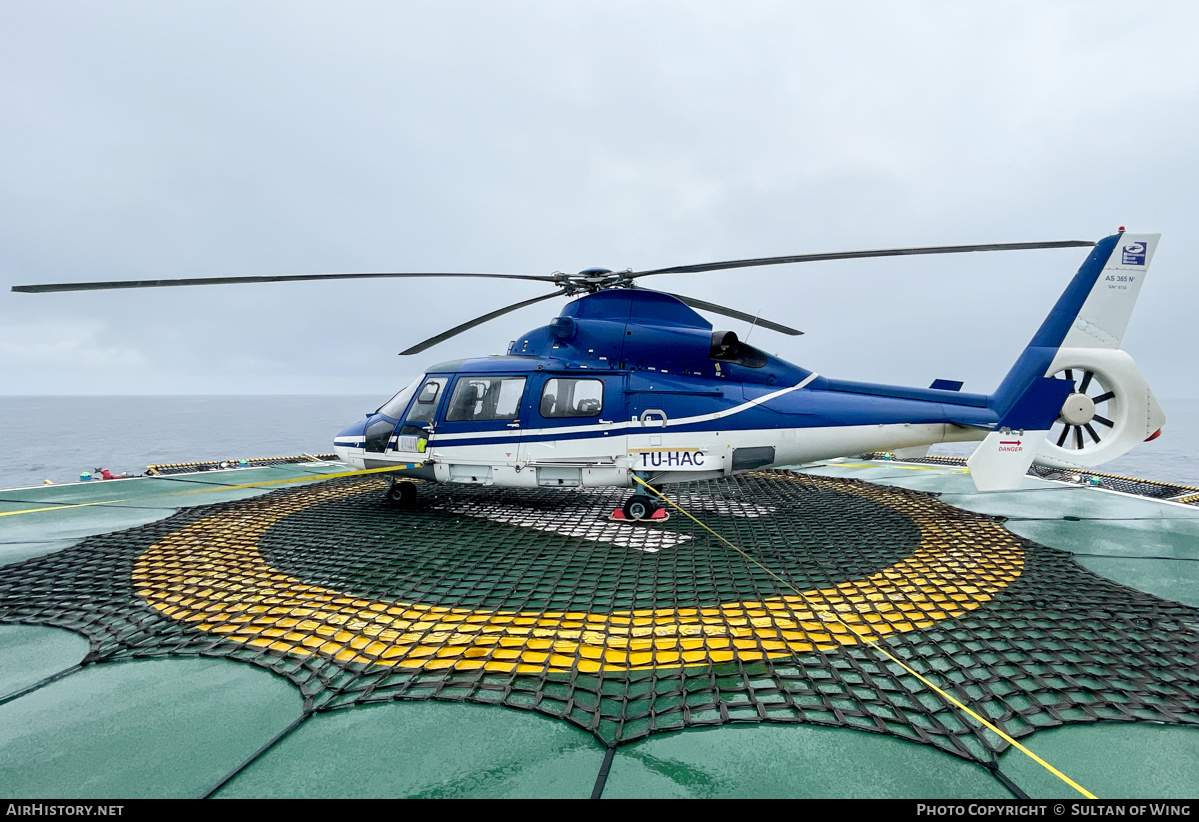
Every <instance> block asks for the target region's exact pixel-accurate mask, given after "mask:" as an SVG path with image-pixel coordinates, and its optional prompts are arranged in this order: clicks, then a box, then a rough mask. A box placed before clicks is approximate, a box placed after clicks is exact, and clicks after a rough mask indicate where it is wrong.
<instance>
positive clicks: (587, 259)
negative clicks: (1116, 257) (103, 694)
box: [0, 0, 1199, 412]
mask: <svg viewBox="0 0 1199 822" xmlns="http://www.w3.org/2000/svg"><path fill="white" fill-rule="evenodd" d="M1197 44H1199V4H1194V3H1184V2H1177V3H1144V4H1141V3H1136V4H1129V3H1100V2H1078V3H1053V2H1028V3H1018V4H1010V3H1005V4H997V3H987V4H983V3H957V2H939V3H937V2H928V3H898V2H885V3H882V2H880V3H854V2H841V3H831V2H830V3H823V4H816V3H798V2H778V3H775V2H744V0H742V1H741V2H737V3H733V2H721V3H713V2H697V0H689V1H688V2H677V3H667V2H646V1H645V0H639V2H613V1H612V0H605V1H604V2H569V0H551V1H549V2H519V1H518V0H511V1H510V2H502V3H500V2H428V3H399V2H388V3H353V2H336V3H334V2H329V3H302V2H294V0H289V1H288V2H278V3H274V2H243V0H238V2H229V3H217V2H203V3H186V2H170V3H163V2H150V3H132V2H131V3H119V2H101V3H84V2H72V3H58V2H48V1H47V0H37V2H32V0H25V1H24V2H14V0H0V111H2V112H3V114H2V116H0V195H2V196H0V270H2V272H3V276H2V277H0V283H2V284H3V286H4V289H3V293H0V393H4V394H97V393H104V394H126V393H128V394H158V393H361V394H373V395H378V396H379V397H380V398H384V397H386V396H387V395H388V394H390V393H391V392H392V391H394V390H395V389H396V388H397V387H399V386H400V385H401V384H403V383H405V382H407V381H408V380H409V379H410V378H411V377H412V376H414V375H415V374H417V373H419V372H420V371H421V370H422V369H423V366H425V365H428V364H431V363H434V362H438V361H441V360H446V359H451V358H455V357H459V356H469V355H485V354H489V353H494V352H500V351H502V350H504V349H505V348H506V347H507V344H508V341H509V340H511V339H514V338H515V337H517V336H518V335H520V334H521V333H522V332H524V331H527V330H529V329H531V328H534V327H536V326H540V325H544V324H545V323H546V322H547V321H548V320H549V319H550V318H551V317H553V316H554V315H555V314H556V313H557V311H558V309H559V308H560V307H561V305H562V304H563V303H562V301H555V302H547V303H542V304H539V305H537V306H534V307H531V308H527V309H524V310H522V311H520V312H517V313H515V314H511V315H508V316H507V317H504V318H503V319H500V320H498V321H495V322H493V323H490V324H488V325H486V326H483V327H482V328H479V329H475V330H473V331H471V332H469V333H467V334H464V335H462V336H460V337H458V338H456V339H455V340H452V341H450V342H447V343H444V344H442V345H440V346H438V347H436V348H434V349H432V350H430V351H428V352H426V353H425V354H423V355H418V356H417V357H414V358H400V357H398V356H396V354H397V352H398V351H400V350H402V349H404V348H406V347H407V346H408V345H410V344H412V343H413V342H415V341H418V340H420V339H423V338H425V337H427V336H430V335H432V334H434V333H436V332H438V331H440V330H442V329H444V328H448V327H449V326H452V325H456V324H458V323H460V322H462V321H464V320H466V319H468V318H470V317H472V316H475V315H477V314H481V313H484V312H486V311H488V310H490V309H492V308H495V307H498V306H500V305H504V304H507V303H511V302H516V301H518V300H521V299H525V298H528V297H532V296H535V295H537V294H538V293H541V290H542V289H541V286H540V285H539V284H537V283H495V282H486V281H420V282H412V281H398V280H393V281H369V280H367V281H349V282H336V283H294V284H283V285H248V286H247V285H242V286H225V287H211V286H208V287H202V288H178V289H150V290H145V291H138V292H134V291H114V292H93V293H81V294H48V295H29V294H13V293H10V292H9V291H8V287H9V286H11V285H15V284H22V283H36V282H59V281H69V280H108V279H145V278H162V277H191V276H220V275H226V276H236V275H272V274H305V273H317V272H341V271H484V272H504V273H532V274H548V273H550V272H553V271H555V270H565V271H577V270H579V269H582V268H586V267H591V266H604V267H608V268H613V269H616V268H626V267H633V268H650V267H660V266H665V265H672V264H681V263H695V262H703V261H708V260H722V259H734V258H742V257H756V256H765V255H774V254H795V253H806V252H820V251H837V250H848V249H863V248H880V247H893V246H911V245H931V244H959V243H973V242H1009V241H1025V240H1051V239H1086V240H1096V239H1099V238H1101V237H1103V236H1105V235H1107V234H1110V233H1113V232H1114V231H1115V230H1116V228H1117V227H1118V226H1120V225H1126V226H1128V227H1129V229H1130V230H1142V231H1160V232H1162V234H1163V238H1162V242H1161V245H1160V247H1159V249H1158V254H1157V257H1156V258H1155V260H1154V265H1153V268H1152V269H1151V271H1150V275H1149V281H1148V282H1147V284H1146V285H1145V288H1144V291H1143V292H1142V294H1141V299H1140V304H1139V306H1138V308H1137V311H1136V313H1134V315H1133V318H1132V322H1131V324H1130V326H1129V330H1128V333H1127V335H1126V337H1125V348H1126V349H1128V350H1129V351H1130V352H1131V353H1132V354H1133V356H1134V357H1135V358H1136V359H1137V361H1138V362H1139V363H1140V365H1141V366H1142V369H1143V370H1144V372H1145V374H1146V376H1147V377H1148V378H1149V382H1150V385H1151V386H1152V387H1153V388H1154V390H1155V392H1156V393H1157V394H1158V396H1159V397H1163V398H1171V397H1174V398H1182V397H1199V380H1197V378H1196V377H1197V367H1196V365H1195V357H1194V353H1193V351H1194V349H1195V345H1196V343H1195V337H1194V333H1195V328H1196V324H1197V322H1199V286H1197V285H1196V278H1195V276H1194V273H1193V272H1194V270H1195V267H1196V266H1195V260H1194V258H1193V256H1192V255H1193V254H1194V248H1195V245H1196V243H1195V240H1196V234H1197V233H1199V195H1197V192H1199V47H1197ZM1085 256H1086V252H1085V250H1081V249H1074V250H1059V251H1040V252H1015V253H1004V254H988V255H980V254H974V255H964V256H958V257H939V258H924V259H903V260H874V261H865V262H836V263H820V264H808V265H798V266H785V267H776V268H770V269H758V270H755V271H740V272H728V273H723V274H721V273H713V274H704V275H692V276H687V277H682V276H673V277H669V278H668V277H663V278H658V280H657V282H656V284H657V285H660V286H661V287H663V288H666V289H667V290H673V291H679V292H682V293H686V294H690V295H693V296H695V297H699V298H701V299H706V300H710V301H715V302H722V303H724V304H727V305H730V306H734V307H736V308H739V309H741V310H744V311H747V312H749V313H757V312H759V311H761V312H763V316H766V317H769V318H771V319H774V320H777V321H780V322H783V323H786V324H788V325H794V326H796V327H799V328H802V329H804V330H805V331H806V332H807V334H806V335H805V336H803V337H798V338H789V337H783V336H781V335H778V334H774V333H772V332H767V331H762V330H757V331H755V332H754V334H753V337H752V339H751V342H753V343H754V344H756V345H759V346H761V347H763V348H765V349H767V350H769V351H771V352H772V353H778V354H780V355H781V356H783V357H785V358H787V359H789V360H792V361H794V362H796V363H797V364H799V365H802V366H804V367H807V368H810V369H815V370H816V371H819V372H820V373H822V374H827V375H830V376H836V377H844V378H849V379H868V380H875V381H885V382H897V383H906V384H914V385H928V384H929V382H931V381H932V380H933V379H934V378H938V377H940V378H946V379H960V380H964V381H965V382H966V386H965V390H968V391H971V390H973V391H979V392H986V391H991V390H993V389H994V387H995V385H996V384H997V382H998V380H999V379H1000V377H1001V376H1002V374H1003V373H1004V372H1005V371H1006V370H1007V368H1008V367H1009V366H1010V364H1011V363H1012V361H1013V360H1014V359H1015V357H1016V356H1017V354H1018V353H1019V351H1020V350H1021V348H1022V347H1023V346H1024V345H1025V343H1026V342H1027V341H1028V339H1029V338H1030V337H1031V335H1032V333H1033V332H1034V331H1035V329H1036V327H1037V325H1038V324H1039V323H1040V321H1041V319H1042V318H1043V317H1044V315H1045V314H1046V313H1047V312H1048V310H1049V308H1050V307H1051V306H1052V304H1053V301H1054V300H1055V299H1056V297H1057V294H1058V293H1059V292H1060V291H1061V290H1062V288H1064V287H1065V285H1066V283H1067V281H1068V280H1069V278H1070V276H1071V275H1072V274H1073V273H1074V271H1075V270H1076V269H1077V267H1078V265H1079V264H1080V263H1081V261H1082V260H1083V259H1084V258H1085ZM710 319H712V318H710ZM716 324H717V326H718V327H720V328H732V329H733V330H735V331H738V332H739V333H741V334H744V332H745V330H746V329H745V327H744V324H741V323H736V322H734V321H730V320H724V319H717V323H716ZM1168 411H1169V407H1168V405H1167V412H1168Z"/></svg>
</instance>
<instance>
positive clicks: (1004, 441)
mask: <svg viewBox="0 0 1199 822" xmlns="http://www.w3.org/2000/svg"><path fill="white" fill-rule="evenodd" d="M999 444H1000V445H1019V444H1020V440H1000V441H999Z"/></svg>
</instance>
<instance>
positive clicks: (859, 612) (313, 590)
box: [0, 472, 1199, 763]
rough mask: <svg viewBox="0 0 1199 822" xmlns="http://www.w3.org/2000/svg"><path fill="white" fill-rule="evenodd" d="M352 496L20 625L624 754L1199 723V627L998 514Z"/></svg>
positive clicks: (141, 566) (313, 498)
mask: <svg viewBox="0 0 1199 822" xmlns="http://www.w3.org/2000/svg"><path fill="white" fill-rule="evenodd" d="M385 487H386V484H385V481H384V480H382V479H379V478H361V477H351V478H344V479H334V480H329V481H326V482H322V483H319V484H315V485H310V486H306V487H304V488H300V489H293V490H287V491H279V492H275V493H273V494H270V495H267V496H264V497H259V498H255V499H251V500H243V501H238V502H230V503H224V504H220V505H213V506H207V507H203V508H193V509H188V510H185V511H181V512H180V513H177V514H175V515H173V516H171V517H169V518H167V519H165V520H162V521H160V522H156V523H153V524H150V525H145V526H141V527H137V528H131V529H129V530H126V531H121V532H118V533H113V534H106V535H102V536H96V537H90V538H88V539H85V540H83V541H82V542H81V543H80V544H79V545H77V546H75V547H72V548H70V549H67V550H64V551H60V552H57V553H54V554H50V555H47V556H43V557H38V558H35V559H31V560H28V561H26V562H23V563H19V564H15V565H10V566H6V567H5V569H4V570H5V573H4V575H3V579H2V580H0V622H9V623H25V624H38V625H51V626H58V627H62V628H67V629H70V630H72V631H76V632H78V633H80V634H82V635H84V636H86V637H87V638H88V639H89V640H90V643H91V649H90V652H89V653H88V656H87V659H86V660H85V662H86V663H87V664H92V663H98V662H105V661H115V660H126V659H145V658H161V657H169V656H194V655H205V656H219V657H227V658H230V659H235V660H242V661H246V662H251V663H253V664H255V665H259V666H262V667H264V668H268V669H270V670H272V671H274V672H276V673H278V674H280V675H282V676H285V677H287V678H288V679H290V680H291V681H292V682H294V683H295V684H296V685H297V686H299V688H300V689H301V691H302V692H303V695H304V697H305V699H306V705H307V706H308V708H309V709H311V710H316V711H325V710H334V709H337V708H341V707H345V706H351V705H361V704H365V703H372V702H380V701H387V700H393V699H441V700H457V701H470V702H478V703H495V704H502V705H507V706H509V707H515V708H524V709H529V710H535V711H539V712H541V713H544V714H548V715H551V716H555V717H561V718H563V719H565V720H567V721H569V722H571V723H574V724H575V725H577V726H579V727H582V728H585V729H587V730H588V731H590V732H592V733H594V734H595V735H596V736H597V737H599V738H600V739H601V740H602V741H603V742H604V743H606V744H609V745H613V744H620V743H624V742H629V741H632V740H635V739H639V738H642V737H644V736H646V735H648V734H651V733H655V732H661V731H672V730H679V729H682V728H687V727H695V726H710V725H718V724H722V723H728V722H790V723H814V724H820V725H828V726H841V727H853V728H858V729H862V730H866V731H873V732H878V733H885V734H891V735H894V736H897V737H901V738H904V739H908V740H912V741H916V742H921V743H925V744H930V745H933V746H935V747H937V748H939V749H941V750H944V751H948V752H950V753H953V754H955V755H957V756H960V757H963V758H966V759H969V760H973V761H978V762H983V763H988V762H993V761H994V760H995V756H996V754H997V753H998V752H1000V751H1002V750H1003V749H1004V748H1005V747H1006V743H1004V742H1003V741H1002V740H1001V739H1000V738H999V737H997V736H995V735H994V734H992V733H991V732H989V731H986V730H984V729H982V728H981V727H980V726H979V725H978V723H977V722H975V721H974V720H972V719H969V718H968V717H966V716H965V715H964V714H963V713H962V712H961V711H960V709H958V708H956V707H955V706H953V705H951V704H950V703H949V702H948V701H946V700H945V699H944V698H943V697H942V696H939V695H938V694H936V693H935V692H934V691H933V690H931V689H930V688H928V687H927V686H926V685H925V684H923V683H922V682H920V681H919V679H918V678H916V677H914V676H912V675H911V674H910V673H908V672H906V671H904V670H903V668H902V667H901V666H899V665H897V664H896V663H895V662H893V661H891V660H888V659H887V658H886V656H885V655H884V654H883V653H881V651H880V650H879V648H880V647H881V648H885V649H886V650H887V651H888V652H889V653H890V654H892V655H893V656H894V657H896V658H897V659H900V660H903V661H904V662H905V663H906V664H907V665H908V666H910V667H911V668H912V669H914V670H916V671H918V672H919V673H921V674H922V675H923V676H925V677H927V678H928V679H929V680H930V681H932V682H934V683H936V684H937V685H938V687H941V688H943V689H945V690H946V691H948V692H950V693H952V694H953V695H954V696H955V697H956V698H957V699H959V700H961V701H962V702H964V703H965V704H967V705H969V706H970V707H971V708H972V709H973V710H975V711H977V712H979V713H980V714H982V715H984V716H986V717H987V718H988V719H989V720H990V721H992V722H993V723H995V724H996V725H997V726H998V727H1001V728H1002V729H1003V730H1004V731H1005V732H1006V733H1008V734H1010V735H1011V736H1013V737H1021V736H1023V735H1026V734H1028V733H1031V732H1032V731H1034V730H1037V729H1039V728H1045V727H1052V726H1055V725H1061V724H1064V723H1072V722H1092V721H1098V720H1116V721H1153V722H1167V723H1188V724H1199V609H1195V608H1191V607H1188V606H1184V605H1180V604H1178V603H1172V602H1167V601H1164V600H1161V599H1158V598H1156V597H1153V596H1151V595H1149V594H1145V593H1141V592H1138V591H1136V590H1133V589H1130V588H1127V587H1124V586H1121V585H1118V584H1116V583H1113V582H1111V581H1109V580H1107V579H1104V578H1102V577H1099V576H1097V575H1095V574H1092V573H1090V572H1089V571H1087V570H1085V569H1083V568H1081V567H1080V566H1078V565H1077V564H1076V563H1075V562H1074V561H1073V559H1072V558H1071V555H1070V554H1069V553H1068V552H1064V551H1059V550H1055V549H1052V548H1047V547H1045V546H1041V545H1038V544H1036V543H1033V542H1030V541H1028V540H1025V539H1021V538H1019V537H1016V536H1014V535H1012V534H1011V533H1010V532H1008V531H1007V530H1006V529H1004V528H1003V527H1002V525H1001V521H1000V520H997V519H995V518H992V517H987V516H983V515H979V514H974V513H970V512H966V511H962V510H960V509H956V508H952V507H950V506H948V505H945V504H944V503H941V502H940V501H938V500H937V499H936V498H935V497H933V496H930V495H928V494H922V493H919V492H915V491H908V490H904V489H899V488H892V487H883V486H877V485H871V484H868V483H863V482H860V481H856V480H848V479H836V478H827V477H815V476H805V475H798V474H791V473H787V472H763V473H757V474H751V475H746V476H740V477H736V478H733V479H729V480H719V481H711V482H701V483H693V484H690V485H683V486H676V487H668V488H667V489H666V494H667V496H669V497H670V498H672V499H674V500H676V501H677V502H678V503H679V504H680V505H681V506H682V507H683V508H684V509H686V510H688V511H690V512H691V513H693V514H695V515H696V516H697V517H698V518H699V519H701V520H702V521H703V522H704V523H705V524H707V525H708V526H710V527H711V528H712V529H713V530H714V531H715V532H717V533H719V534H720V535H721V536H723V537H725V538H726V539H728V540H729V541H730V542H732V543H733V544H734V545H736V546H738V547H739V548H741V549H743V550H744V551H745V552H746V553H747V554H748V555H749V557H751V558H752V561H751V559H747V558H746V556H743V555H742V554H741V553H739V552H738V551H736V550H734V549H733V548H730V547H729V546H728V545H726V544H725V543H724V542H722V541H721V540H720V539H718V538H716V537H715V536H713V535H712V534H711V533H710V532H708V531H706V530H705V529H704V528H702V527H700V526H699V525H697V524H695V523H694V522H691V521H690V520H688V519H686V518H685V517H682V516H678V515H676V516H673V517H672V518H671V519H670V520H669V521H668V522H665V523H661V524H636V525H630V524H625V523H617V522H612V521H611V520H610V519H609V518H608V515H609V514H610V513H611V511H612V510H613V509H615V508H618V507H619V506H620V503H621V502H622V501H623V499H624V498H625V497H626V496H627V493H628V492H627V491H620V490H615V489H613V490H608V489H602V490H588V489H580V490H576V491H567V492H563V491H548V490H547V491H521V490H499V489H491V488H476V487H457V488H446V487H426V488H422V491H421V497H420V499H419V501H418V502H417V503H416V504H415V505H414V507H412V508H411V509H407V510H397V509H396V508H393V507H391V506H390V505H389V504H388V503H387V502H386V501H385V499H384V495H383V493H382V492H383V490H384V488H385Z"/></svg>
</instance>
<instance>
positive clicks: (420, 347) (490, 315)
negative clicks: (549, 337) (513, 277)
mask: <svg viewBox="0 0 1199 822" xmlns="http://www.w3.org/2000/svg"><path fill="white" fill-rule="evenodd" d="M564 294H566V289H565V288H564V289H562V290H561V291H552V292H550V293H549V294H542V295H541V296H540V297H534V298H533V299H531V300H523V301H521V302H519V303H513V304H512V305H508V306H504V307H503V308H497V309H496V310H495V311H489V312H487V313H486V314H484V315H483V316H481V317H475V318H474V319H473V320H467V321H466V322H464V323H462V325H456V326H454V327H453V328H451V329H450V330H449V331H442V332H441V333H440V334H438V335H436V336H434V337H430V338H429V339H427V340H424V341H423V342H418V343H417V344H416V345H414V346H412V347H411V348H409V349H407V350H405V351H401V352H400V356H401V357H406V356H407V355H409V354H419V353H420V352H422V351H424V350H425V349H428V348H432V347H433V346H435V345H437V344H438V343H439V342H444V341H445V340H448V339H449V338H450V337H456V336H458V335H459V334H461V333H462V332H463V331H469V330H470V329H472V328H474V327H475V326H476V325H482V324H483V323H485V322H487V321H489V320H494V319H495V318H496V317H502V316H504V315H505V314H507V313H509V312H511V311H516V310H517V309H518V308H524V307H525V306H526V305H533V304H534V303H539V302H541V301H542V300H548V299H550V298H551V297H561V296H563V295H564Z"/></svg>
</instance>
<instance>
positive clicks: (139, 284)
mask: <svg viewBox="0 0 1199 822" xmlns="http://www.w3.org/2000/svg"><path fill="white" fill-rule="evenodd" d="M389 277H486V278H488V279H496V280H537V281H539V282H547V283H552V282H554V278H553V277H547V276H540V275H536V274H454V273H439V272H421V273H399V272H381V273H364V274H285V275H281V276H277V277H187V278H185V279H181V280H113V281H110V282H95V283H41V284H38V285H14V286H13V287H12V290H13V291H19V292H23V293H25V294H44V293H47V292H51V291H102V290H106V289H113V288H167V287H171V286H177V285H241V284H242V283H290V282H299V281H301V280H367V279H379V278H389Z"/></svg>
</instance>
